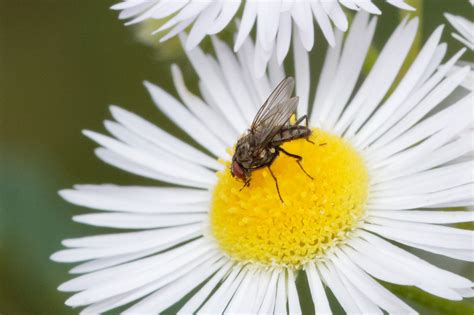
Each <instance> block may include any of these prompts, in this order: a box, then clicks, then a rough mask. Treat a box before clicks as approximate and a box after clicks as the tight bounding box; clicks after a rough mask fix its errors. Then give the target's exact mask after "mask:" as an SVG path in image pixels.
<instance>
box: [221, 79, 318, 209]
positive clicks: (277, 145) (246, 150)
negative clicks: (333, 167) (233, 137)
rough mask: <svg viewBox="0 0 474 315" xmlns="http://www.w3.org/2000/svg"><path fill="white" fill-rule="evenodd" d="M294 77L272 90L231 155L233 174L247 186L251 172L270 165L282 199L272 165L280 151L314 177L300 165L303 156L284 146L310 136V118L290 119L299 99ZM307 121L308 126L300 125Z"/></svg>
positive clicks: (307, 138)
mask: <svg viewBox="0 0 474 315" xmlns="http://www.w3.org/2000/svg"><path fill="white" fill-rule="evenodd" d="M294 86H295V80H294V79H293V78H292V77H288V78H286V79H284V80H283V81H281V82H280V83H279V84H278V86H277V87H276V88H275V90H273V92H272V93H271V94H270V96H269V97H268V99H267V100H266V101H265V103H264V104H263V105H262V107H260V109H259V111H258V112H257V115H256V116H255V118H254V120H253V122H252V125H251V126H250V129H249V130H248V132H247V133H246V134H245V135H243V136H242V137H241V138H240V139H239V140H238V141H237V145H236V148H235V153H234V156H233V157H232V165H231V168H230V170H231V174H232V176H234V177H237V178H239V179H241V180H243V181H244V186H243V187H242V188H244V187H246V186H249V185H250V177H251V173H252V172H253V171H254V170H256V169H259V168H262V167H268V170H269V171H270V174H271V176H272V177H273V179H274V180H275V185H276V189H277V192H278V196H279V197H280V200H281V202H283V198H282V197H281V194H280V189H279V187H278V180H277V178H276V177H275V175H274V174H273V172H272V169H271V168H270V166H271V165H272V163H273V161H274V160H275V159H276V157H277V156H278V154H280V152H281V153H284V154H286V155H288V156H290V157H292V158H294V159H295V161H296V163H298V165H299V167H300V168H301V170H302V171H303V172H304V173H305V174H306V175H307V176H308V177H309V178H311V179H313V178H312V177H311V176H310V175H309V174H308V173H307V172H306V171H305V170H304V168H303V166H302V165H301V160H302V159H303V158H302V157H301V156H299V155H296V154H292V153H289V152H287V151H285V150H284V149H283V148H281V145H282V144H283V143H285V142H288V141H292V140H296V139H301V138H305V139H306V140H307V141H309V142H311V141H310V140H309V137H310V136H311V129H309V128H308V126H307V125H308V119H307V116H306V115H304V116H302V117H300V118H299V119H298V120H297V121H296V122H295V123H294V124H291V123H290V118H291V116H292V115H293V113H295V112H296V108H297V106H298V101H299V98H298V97H297V96H295V97H291V94H292V93H293V88H294ZM303 121H305V125H304V126H303V125H300V124H301V123H302V122H303Z"/></svg>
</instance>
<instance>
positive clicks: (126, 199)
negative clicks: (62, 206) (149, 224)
mask: <svg viewBox="0 0 474 315" xmlns="http://www.w3.org/2000/svg"><path fill="white" fill-rule="evenodd" d="M155 192H156V193H157V195H156V196H151V195H152V194H153V193H155ZM173 192H174V193H175V194H179V193H180V192H181V193H182V194H185V193H189V197H188V198H183V199H182V200H181V202H174V203H173V202H169V201H168V202H166V199H161V200H160V195H161V196H162V195H164V194H166V193H169V194H173ZM59 194H60V195H61V197H63V198H64V199H66V200H67V201H69V202H71V203H74V204H77V205H80V206H84V207H89V208H94V209H99V210H106V211H123V212H132V213H199V212H201V213H205V212H207V211H208V206H207V205H208V202H209V200H210V196H209V193H208V192H205V191H202V190H192V189H184V188H183V189H180V188H177V189H176V190H174V191H173V189H167V188H163V189H160V188H158V187H157V188H152V187H150V188H148V187H143V188H142V191H140V188H138V187H137V188H135V190H134V187H130V189H129V188H127V187H117V190H116V191H112V192H107V191H101V190H90V189H78V190H61V191H60V192H59ZM142 196H143V197H144V198H143V199H141V198H142ZM147 196H148V197H151V198H149V199H148V200H147V199H145V198H146V197H147Z"/></svg>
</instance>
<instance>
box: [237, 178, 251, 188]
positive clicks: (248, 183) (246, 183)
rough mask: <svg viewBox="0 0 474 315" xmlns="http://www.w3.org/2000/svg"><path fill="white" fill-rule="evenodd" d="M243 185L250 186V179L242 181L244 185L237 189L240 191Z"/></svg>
mask: <svg viewBox="0 0 474 315" xmlns="http://www.w3.org/2000/svg"><path fill="white" fill-rule="evenodd" d="M245 187H250V179H248V180H246V181H245V182H244V185H243V186H242V188H240V190H239V191H242V189H244V188H245Z"/></svg>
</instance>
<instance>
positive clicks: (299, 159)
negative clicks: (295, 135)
mask: <svg viewBox="0 0 474 315" xmlns="http://www.w3.org/2000/svg"><path fill="white" fill-rule="evenodd" d="M278 150H279V151H281V152H283V153H285V154H286V155H288V156H289V157H292V158H294V159H296V163H298V166H299V167H300V168H301V170H302V171H303V173H305V174H306V176H308V177H309V178H311V179H312V180H313V179H314V178H313V176H311V175H309V174H308V173H307V172H306V171H305V169H304V168H303V165H301V160H302V159H303V158H302V157H301V156H299V155H296V154H292V153H290V152H287V151H285V150H284V149H282V148H278Z"/></svg>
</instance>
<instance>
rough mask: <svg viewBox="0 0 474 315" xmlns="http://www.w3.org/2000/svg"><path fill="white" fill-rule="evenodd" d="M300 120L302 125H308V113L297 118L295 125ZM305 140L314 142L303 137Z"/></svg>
mask: <svg viewBox="0 0 474 315" xmlns="http://www.w3.org/2000/svg"><path fill="white" fill-rule="evenodd" d="M302 121H304V125H305V126H306V127H308V115H303V116H301V117H300V118H298V120H297V121H296V122H295V125H299V124H300V123H301V122H302ZM305 140H306V141H308V142H309V143H311V144H314V142H313V141H311V140H309V138H305ZM305 173H306V172H305Z"/></svg>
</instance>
